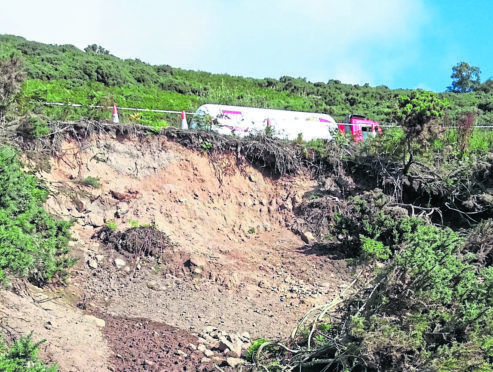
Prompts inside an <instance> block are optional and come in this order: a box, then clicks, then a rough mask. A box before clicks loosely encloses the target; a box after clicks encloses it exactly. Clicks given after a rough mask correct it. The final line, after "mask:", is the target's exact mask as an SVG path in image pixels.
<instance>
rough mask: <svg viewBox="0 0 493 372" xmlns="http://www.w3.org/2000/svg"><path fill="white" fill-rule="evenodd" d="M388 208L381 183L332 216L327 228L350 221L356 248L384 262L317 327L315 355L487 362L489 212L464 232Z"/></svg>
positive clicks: (347, 361) (491, 341) (399, 364)
mask: <svg viewBox="0 0 493 372" xmlns="http://www.w3.org/2000/svg"><path fill="white" fill-rule="evenodd" d="M389 208H392V207H391V206H389V204H388V202H387V200H386V198H385V197H384V196H382V195H381V194H380V193H378V192H377V193H373V194H370V193H367V194H365V195H363V196H362V197H361V198H354V199H353V200H352V201H351V202H350V207H349V208H348V209H347V211H345V212H344V213H343V215H340V216H339V217H338V219H337V222H336V224H335V227H334V232H336V233H339V234H342V235H343V234H344V232H345V231H346V229H348V230H353V231H352V234H351V235H352V236H353V239H349V235H348V237H347V239H349V243H350V244H352V245H353V246H355V247H359V248H358V249H359V250H357V252H359V254H360V255H363V256H364V255H370V256H373V258H377V259H381V260H386V265H385V266H384V267H383V268H382V269H381V270H380V271H379V274H378V275H377V276H376V277H375V280H374V281H373V282H372V283H371V284H369V285H368V284H367V285H365V286H364V287H363V288H362V289H361V290H360V291H358V292H357V293H355V294H354V295H352V296H350V297H349V298H348V299H347V300H346V301H345V302H344V304H343V305H342V306H340V307H339V308H338V309H337V310H336V311H335V314H337V315H336V316H335V317H334V318H332V320H333V322H332V323H331V324H330V325H331V327H330V331H328V332H322V331H321V330H322V329H323V324H322V327H321V325H319V326H318V327H317V332H316V333H314V338H313V340H314V345H315V349H314V350H312V352H313V355H314V356H313V358H314V359H313V360H314V361H315V363H314V364H313V365H321V368H322V367H324V363H325V367H327V368H326V369H324V370H327V371H362V370H366V371H388V370H393V371H418V370H419V371H424V370H426V371H491V370H492V365H493V267H492V266H491V262H492V260H491V250H492V247H493V243H492V239H491V230H492V227H491V226H492V223H491V221H489V222H484V223H482V224H481V225H479V226H478V227H477V228H476V229H475V230H473V231H472V232H471V234H470V236H469V237H468V238H467V241H466V240H465V239H464V238H462V237H460V236H459V235H458V234H457V233H456V232H454V231H452V230H451V229H449V228H440V227H436V226H433V225H430V224H429V223H427V222H426V221H424V220H420V219H416V218H409V217H407V215H406V213H404V212H403V211H394V213H392V212H390V211H389ZM382 210H384V211H385V213H381V211H382ZM390 216H392V217H390ZM358 234H359V235H358ZM358 236H359V239H358V238H357V237H358ZM341 239H342V240H343V244H348V242H347V241H345V240H344V237H343V236H341ZM296 342H297V344H298V345H300V344H302V341H300V340H296ZM288 346H289V345H288ZM289 347H293V346H289ZM304 363H305V365H306V366H309V365H310V364H309V363H310V359H309V358H304ZM295 369H296V368H295ZM300 370H304V369H300Z"/></svg>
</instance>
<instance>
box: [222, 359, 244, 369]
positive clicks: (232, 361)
mask: <svg viewBox="0 0 493 372" xmlns="http://www.w3.org/2000/svg"><path fill="white" fill-rule="evenodd" d="M226 362H227V363H228V364H229V365H230V367H233V368H235V367H238V366H239V365H241V364H243V363H245V362H244V360H243V359H240V358H233V357H229V358H226Z"/></svg>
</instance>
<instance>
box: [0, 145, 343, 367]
mask: <svg viewBox="0 0 493 372" xmlns="http://www.w3.org/2000/svg"><path fill="white" fill-rule="evenodd" d="M82 148H83V149H82V150H81V147H80V144H79V143H77V142H76V141H73V142H65V143H64V144H63V153H61V154H60V155H59V156H58V158H57V159H53V160H51V163H50V166H51V170H50V171H49V172H42V171H40V172H39V176H40V177H41V178H42V179H43V180H44V181H45V182H46V183H47V185H48V186H49V187H50V189H51V190H52V191H53V195H52V197H51V198H50V199H49V200H48V202H47V204H46V206H47V208H48V209H49V210H50V211H51V212H52V213H54V214H56V215H59V216H62V217H63V218H75V220H76V224H75V225H74V227H73V231H74V241H73V242H71V245H72V246H73V249H74V253H75V254H76V255H77V256H78V257H79V258H80V260H79V262H78V264H77V265H76V267H75V268H74V270H73V271H74V274H73V279H72V282H71V284H70V285H69V286H68V287H67V288H65V289H63V291H62V298H59V299H57V300H56V301H55V302H54V301H49V303H50V304H52V306H54V308H53V309H51V310H50V312H46V313H43V312H41V313H40V314H39V318H40V319H39V322H40V324H44V323H46V321H47V319H48V320H49V319H52V320H50V321H51V322H52V323H53V324H57V322H60V321H61V320H59V319H64V318H63V316H67V317H68V316H71V317H76V318H77V317H80V319H86V321H83V322H82V321H78V322H76V321H74V322H69V323H70V325H68V324H67V325H66V326H65V327H66V328H65V330H66V331H67V332H69V333H70V334H72V335H73V337H74V341H73V343H74V344H73V345H71V344H69V343H67V342H66V340H65V339H64V338H63V332H62V331H61V330H62V328H63V326H62V325H60V327H58V326H57V327H52V329H51V330H50V332H49V333H47V332H44V331H43V329H42V328H41V327H37V328H36V327H34V326H33V324H32V322H27V323H26V324H23V325H21V324H20V322H17V323H16V326H17V328H16V329H17V331H18V332H24V333H25V332H28V331H29V330H31V329H35V339H36V338H37V336H39V337H40V338H43V337H44V338H46V339H47V341H48V343H47V346H46V348H45V353H46V355H49V356H50V357H51V358H53V359H54V360H57V361H59V364H60V366H61V370H62V371H72V370H73V371H99V370H101V371H104V370H114V371H140V370H156V371H161V370H162V371H175V370H176V371H185V370H187V371H195V370H197V371H200V370H204V371H208V370H213V369H214V365H215V364H216V365H221V366H222V367H221V368H223V369H225V370H227V369H228V368H229V369H234V368H236V369H238V368H240V367H238V366H236V367H232V366H233V365H236V362H237V360H236V359H231V358H237V357H238V356H239V355H238V354H239V352H235V351H234V350H232V349H234V345H229V349H228V348H226V347H221V346H218V345H217V344H213V341H214V340H212V339H211V338H210V337H209V335H208V334H207V332H206V330H207V329H209V330H210V329H211V327H215V328H217V332H218V336H217V337H219V339H221V337H229V335H233V334H234V335H236V334H237V335H240V334H245V335H247V336H244V337H251V339H255V338H257V337H270V338H278V337H281V336H286V335H287V334H289V333H290V332H291V330H292V328H293V327H294V326H295V325H296V323H297V321H298V320H299V319H300V318H301V317H302V316H303V315H304V314H305V312H306V311H307V310H309V309H310V308H311V307H312V306H314V305H317V304H321V303H324V302H326V301H329V300H330V299H332V298H333V297H334V296H335V295H337V294H338V293H339V292H340V290H341V288H343V287H344V286H345V285H346V283H348V282H349V280H350V278H349V277H348V275H349V274H348V271H347V268H346V266H345V262H344V261H343V260H337V259H329V258H328V257H327V256H325V255H323V254H320V253H321V252H320V251H315V250H313V249H310V247H309V246H307V245H306V243H305V242H303V241H302V240H301V238H300V237H299V236H298V235H295V234H294V233H293V232H292V231H291V226H293V224H295V223H296V221H295V218H294V214H293V209H294V208H295V207H296V206H297V205H299V204H300V203H301V201H302V200H303V196H304V195H306V194H307V193H309V192H310V191H312V190H313V189H314V188H315V182H314V181H312V180H310V178H309V177H306V176H302V175H300V176H297V177H294V176H292V177H284V178H281V179H280V180H272V179H270V178H269V177H267V176H264V175H263V173H262V172H261V171H259V170H258V169H255V168H253V167H251V166H249V165H248V164H247V163H246V162H245V161H242V160H241V158H237V157H236V156H234V155H218V154H213V155H211V156H209V155H208V154H203V153H200V152H193V151H191V150H188V149H185V148H183V147H181V146H180V145H177V144H175V143H174V142H171V141H169V140H167V139H165V138H160V137H149V138H146V139H143V140H132V141H131V140H128V139H127V140H121V139H118V138H116V137H113V138H112V137H109V136H106V137H101V138H95V137H94V138H93V139H92V140H91V141H87V142H86V143H83V144H82ZM87 176H91V177H95V178H99V179H100V181H101V183H102V185H101V187H100V188H93V187H91V186H84V185H83V183H84V182H82V181H83V180H84V179H86V177H87ZM108 222H110V224H113V225H116V227H117V230H118V231H120V232H124V231H126V230H127V229H129V228H131V227H132V226H133V227H135V226H137V225H140V226H142V225H149V226H153V227H155V228H156V229H157V230H159V231H160V232H161V233H163V235H160V238H159V239H160V240H159V241H160V242H162V243H163V244H162V246H160V247H159V249H152V248H149V249H147V250H146V249H144V248H143V247H144V245H143V243H142V244H141V243H137V245H138V247H137V248H136V249H133V250H132V249H123V250H116V249H115V244H117V246H118V244H120V245H121V246H122V247H123V246H124V244H123V243H118V242H119V241H120V240H121V236H122V235H121V234H120V235H118V237H120V238H118V239H120V240H118V239H117V238H115V239H113V242H112V244H109V243H111V239H110V240H106V241H105V240H104V238H102V236H101V229H103V228H104V226H105V224H108ZM298 225H299V224H298ZM151 230H152V229H147V230H145V229H144V230H139V231H140V232H139V233H138V234H141V235H138V234H137V235H135V236H137V238H136V242H141V241H143V240H146V239H147V238H149V236H148V235H147V234H148V233H149V231H151ZM106 231H107V230H106ZM143 231H147V232H143ZM142 234H143V235H142ZM115 236H116V235H115ZM305 240H306V237H305ZM115 242H116V243H115ZM309 243H312V242H309ZM139 244H140V245H139ZM127 246H128V244H127ZM155 246H156V245H155V244H154V245H153V247H155ZM149 247H150V246H149ZM314 252H316V253H314ZM151 253H152V254H151ZM69 293H70V294H71V295H70V296H68V295H67V294H69ZM49 295H50V296H52V297H54V296H55V293H49ZM7 297H8V298H11V297H12V298H17V299H18V301H21V300H22V301H24V302H25V303H28V302H29V301H27V299H26V298H25V297H24V298H22V297H19V296H17V297H16V295H14V294H12V293H9V294H8V295H7ZM11 301H14V300H11ZM16 301H17V300H16ZM2 302H3V303H2V306H3V307H4V308H6V309H9V308H10V305H9V302H8V301H6V302H4V301H2ZM33 306H34V305H33ZM36 306H39V304H37V305H36ZM50 306H51V305H50ZM61 309H63V310H61ZM2 311H3V310H2ZM83 311H84V312H85V314H89V315H91V316H92V315H94V316H95V318H94V319H103V320H104V322H105V323H104V324H105V325H104V327H96V326H95V327H93V328H91V331H90V335H89V333H87V334H86V333H84V332H83V331H82V330H83V329H84V327H88V325H87V324H92V323H91V322H90V321H87V319H92V318H84V317H85V316H87V315H84V314H83ZM33 312H34V310H33ZM64 314H65V315H64ZM68 314H70V315H68ZM31 315H32V314H31ZM31 315H29V314H26V315H25V317H26V319H31V318H30V317H31ZM50 317H53V318H50ZM77 319H78V318H77ZM9 322H10V320H9ZM99 324H101V323H99ZM38 328H39V329H38ZM59 330H60V332H62V333H59ZM38 331H39V333H38ZM204 332H205V333H204ZM221 332H223V333H221ZM234 335H233V336H234ZM233 336H232V337H230V339H231V340H233V339H235V337H236V336H235V337H233ZM94 340H97V342H96V343H95V341H94ZM245 340H246V339H244V342H246V341H245ZM214 342H216V341H214ZM231 342H233V341H231ZM190 344H192V346H195V347H196V348H197V349H194V348H193V347H191V346H190ZM200 345H205V346H206V349H207V352H206V351H204V346H201V347H200V348H199V346H200ZM245 345H246V343H245V344H244V345H243V346H244V347H245ZM69 349H70V350H69ZM211 352H212V354H211ZM77 356H79V357H80V358H79V359H82V360H78V359H77ZM228 358H229V362H228ZM233 362H234V363H233ZM228 365H229V367H228Z"/></svg>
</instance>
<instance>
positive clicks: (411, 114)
mask: <svg viewBox="0 0 493 372" xmlns="http://www.w3.org/2000/svg"><path fill="white" fill-rule="evenodd" d="M448 106H449V102H448V101H447V100H446V99H440V98H439V97H438V96H437V95H436V94H435V93H432V92H426V91H413V92H412V93H411V94H410V95H409V96H399V99H398V107H397V109H396V110H395V112H394V119H396V120H398V121H399V122H400V123H401V124H402V126H403V129H404V132H405V133H406V136H405V138H404V140H405V142H406V147H407V152H404V164H405V165H404V169H403V172H402V173H403V174H404V175H406V174H407V172H408V171H409V167H410V166H411V164H412V162H413V151H412V145H413V142H414V141H415V140H416V138H417V137H418V136H419V135H420V134H421V133H423V130H424V129H425V127H426V126H427V125H428V124H429V123H430V122H431V121H432V120H433V119H436V118H439V117H441V116H442V115H443V113H444V110H445V108H446V107H448Z"/></svg>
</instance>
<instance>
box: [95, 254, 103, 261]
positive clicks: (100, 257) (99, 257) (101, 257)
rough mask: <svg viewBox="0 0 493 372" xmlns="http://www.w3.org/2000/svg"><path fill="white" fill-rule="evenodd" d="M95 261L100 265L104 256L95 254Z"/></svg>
mask: <svg viewBox="0 0 493 372" xmlns="http://www.w3.org/2000/svg"><path fill="white" fill-rule="evenodd" d="M96 260H97V261H98V262H100V263H101V262H103V261H104V255H102V254H97V255H96Z"/></svg>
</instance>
